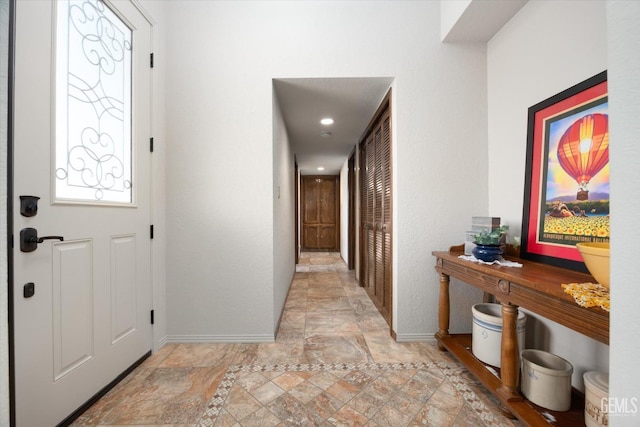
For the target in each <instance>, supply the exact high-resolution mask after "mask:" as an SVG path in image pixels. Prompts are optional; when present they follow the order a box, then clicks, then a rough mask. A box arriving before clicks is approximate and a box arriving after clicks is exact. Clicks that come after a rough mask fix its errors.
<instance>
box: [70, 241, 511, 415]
mask: <svg viewBox="0 0 640 427" xmlns="http://www.w3.org/2000/svg"><path fill="white" fill-rule="evenodd" d="M73 425H74V426H78V427H80V426H116V425H117V426H125V425H138V426H141V425H142V426H165V427H166V426H174V427H178V426H182V427H196V426H197V427H200V426H207V427H208V426H260V427H262V426H294V425H299V426H326V427H329V426H367V427H376V426H380V427H396V426H398V427H400V426H437V427H440V426H457V427H463V426H473V427H477V426H483V425H484V426H504V427H511V426H518V425H520V424H518V423H517V422H515V421H512V420H509V419H507V418H505V417H504V416H503V415H502V413H501V412H500V410H499V408H498V406H497V404H496V401H495V400H494V399H493V397H491V396H490V395H489V394H488V393H487V392H486V390H485V389H484V388H483V387H482V386H481V385H480V384H478V383H477V382H476V381H475V380H474V379H473V378H472V377H471V376H470V375H469V373H468V372H467V371H466V369H465V368H464V367H462V366H460V365H459V364H458V363H457V362H455V361H454V360H453V359H452V358H451V357H450V356H449V355H448V354H447V353H446V352H440V351H438V350H437V348H436V347H435V344H433V343H397V342H395V341H394V340H393V339H391V337H390V336H389V327H388V325H387V324H386V322H385V321H384V319H383V318H382V316H381V315H380V314H379V313H378V312H377V310H376V309H375V307H374V306H373V304H372V303H371V301H370V299H369V297H368V296H367V295H366V293H365V291H364V290H363V289H362V288H360V287H359V286H358V285H357V283H356V281H355V278H354V273H353V272H350V271H348V270H347V268H346V266H345V264H344V262H343V261H342V260H341V259H340V257H339V254H326V253H304V254H303V255H302V257H301V260H300V264H299V265H298V267H297V269H296V273H295V276H294V279H293V282H292V286H291V289H290V291H289V295H288V297H287V301H286V303H285V309H284V313H283V315H282V319H281V322H280V328H279V330H278V334H277V338H276V342H274V343H267V344H167V345H165V346H164V347H163V348H162V349H160V350H159V351H158V352H157V353H155V354H154V355H152V356H151V357H150V358H149V359H147V360H146V361H145V362H144V363H143V364H142V365H141V366H139V367H138V368H137V369H136V370H135V371H134V372H132V373H131V374H130V375H129V376H128V377H127V378H125V379H124V380H123V381H122V382H121V383H120V384H118V385H117V386H116V387H115V388H114V389H113V390H111V391H110V392H109V393H107V395H105V396H104V397H103V398H102V399H101V400H99V401H98V402H97V403H96V404H95V405H93V406H92V407H91V408H89V409H88V410H87V411H86V412H85V413H84V414H82V415H81V416H80V417H79V418H78V419H77V420H76V422H75V423H74V424H73Z"/></svg>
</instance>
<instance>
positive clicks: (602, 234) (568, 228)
mask: <svg viewBox="0 0 640 427" xmlns="http://www.w3.org/2000/svg"><path fill="white" fill-rule="evenodd" d="M608 211H609V203H608V202H600V203H599V204H597V203H590V204H589V205H585V204H569V206H568V207H567V209H564V205H563V209H562V211H561V212H562V214H557V212H558V207H557V203H556V204H555V205H552V204H548V205H547V212H546V214H545V215H544V217H543V224H542V229H543V233H542V236H541V237H542V239H541V240H543V241H546V242H550V243H561V244H569V245H571V244H574V245H575V244H576V243H579V242H608V241H609V237H610V217H609V215H608Z"/></svg>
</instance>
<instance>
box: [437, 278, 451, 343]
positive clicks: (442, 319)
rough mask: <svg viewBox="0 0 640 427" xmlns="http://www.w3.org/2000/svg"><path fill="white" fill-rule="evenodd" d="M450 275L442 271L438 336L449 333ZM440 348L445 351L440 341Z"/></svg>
mask: <svg viewBox="0 0 640 427" xmlns="http://www.w3.org/2000/svg"><path fill="white" fill-rule="evenodd" d="M449 310H450V306H449V275H448V274H444V273H440V300H439V303H438V328H439V330H438V332H437V333H436V338H442V337H445V336H448V335H449ZM438 348H439V349H440V350H441V351H444V350H445V348H444V346H443V345H442V344H440V341H438Z"/></svg>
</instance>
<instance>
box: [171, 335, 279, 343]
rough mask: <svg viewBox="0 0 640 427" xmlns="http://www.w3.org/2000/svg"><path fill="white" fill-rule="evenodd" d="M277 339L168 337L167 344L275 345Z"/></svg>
mask: <svg viewBox="0 0 640 427" xmlns="http://www.w3.org/2000/svg"><path fill="white" fill-rule="evenodd" d="M273 342H275V337H274V336H273V335H268V334H265V335H167V337H166V343H167V344H170V343H180V344H190V343H194V344H195V343H220V344H225V343H228V344H231V343H243V344H259V343H273Z"/></svg>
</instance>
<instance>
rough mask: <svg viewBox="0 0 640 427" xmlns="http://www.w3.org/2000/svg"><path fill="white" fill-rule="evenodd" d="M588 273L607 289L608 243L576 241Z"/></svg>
mask: <svg viewBox="0 0 640 427" xmlns="http://www.w3.org/2000/svg"><path fill="white" fill-rule="evenodd" d="M576 247H577V248H578V251H580V255H582V259H583V260H584V264H585V265H586V266H587V270H589V273H591V275H592V276H593V277H594V279H596V280H597V282H598V283H600V284H601V285H602V286H604V287H605V288H607V289H609V243H596V242H581V243H576Z"/></svg>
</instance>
